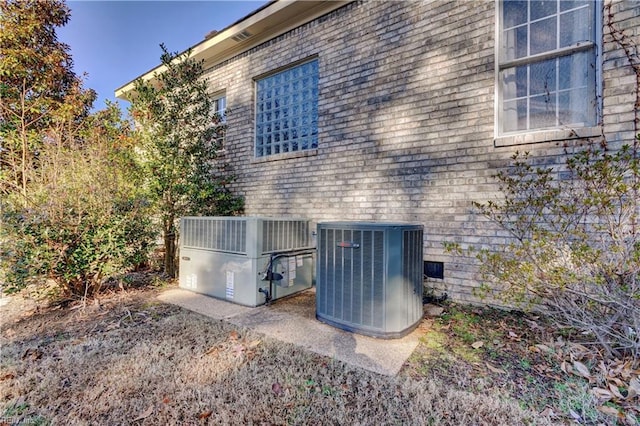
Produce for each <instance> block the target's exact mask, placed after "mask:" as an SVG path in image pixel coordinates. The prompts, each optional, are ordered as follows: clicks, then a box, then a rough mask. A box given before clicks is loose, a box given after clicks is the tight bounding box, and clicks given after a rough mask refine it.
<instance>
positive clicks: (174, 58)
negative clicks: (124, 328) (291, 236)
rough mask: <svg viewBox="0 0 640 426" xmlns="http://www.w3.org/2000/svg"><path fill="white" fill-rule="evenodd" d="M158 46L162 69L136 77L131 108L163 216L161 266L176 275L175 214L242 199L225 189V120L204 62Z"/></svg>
mask: <svg viewBox="0 0 640 426" xmlns="http://www.w3.org/2000/svg"><path fill="white" fill-rule="evenodd" d="M160 47H161V49H162V55H161V57H160V60H161V62H162V65H163V66H164V68H165V69H164V71H162V72H161V73H158V74H156V75H155V81H143V80H141V79H140V80H137V81H136V83H135V95H134V96H133V99H132V100H131V103H132V106H131V113H132V115H133V118H134V120H135V121H136V124H137V127H138V131H139V134H140V139H141V140H142V141H143V142H142V145H141V149H140V153H141V161H142V164H143V166H144V168H145V170H146V189H147V190H148V193H149V196H150V199H151V200H153V201H154V205H155V209H156V212H157V215H158V217H159V218H160V219H161V222H162V234H163V237H164V248H165V258H164V270H165V272H166V273H167V274H168V275H169V276H171V277H174V276H175V274H176V248H177V241H178V232H177V221H178V220H179V218H180V217H182V216H187V215H229V214H234V213H237V212H238V211H239V210H240V209H241V208H242V202H241V200H240V199H239V198H238V197H235V196H233V195H232V194H231V193H230V191H229V190H228V189H227V187H226V185H227V183H228V182H230V181H231V180H232V177H231V176H229V174H228V172H227V171H226V170H225V168H224V164H223V163H222V162H220V161H218V154H217V153H218V151H219V149H220V148H221V141H222V140H223V137H224V132H225V125H224V124H223V120H221V119H220V118H221V117H219V116H218V114H217V113H215V112H214V108H213V99H212V97H211V95H210V93H209V91H208V84H207V81H206V80H205V79H204V78H203V72H204V70H203V65H202V63H201V62H198V61H196V60H194V59H193V58H190V56H189V55H190V52H189V51H187V52H185V53H183V54H177V53H171V52H169V51H168V50H167V49H166V47H165V46H164V45H161V46H160Z"/></svg>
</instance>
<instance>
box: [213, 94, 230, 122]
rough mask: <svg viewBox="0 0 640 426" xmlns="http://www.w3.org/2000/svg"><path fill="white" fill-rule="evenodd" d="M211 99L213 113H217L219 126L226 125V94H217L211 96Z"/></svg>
mask: <svg viewBox="0 0 640 426" xmlns="http://www.w3.org/2000/svg"><path fill="white" fill-rule="evenodd" d="M212 99H213V106H214V108H213V112H214V113H217V114H218V115H219V116H220V124H226V123H227V116H226V111H227V93H226V92H224V91H223V92H217V93H214V94H213V96H212Z"/></svg>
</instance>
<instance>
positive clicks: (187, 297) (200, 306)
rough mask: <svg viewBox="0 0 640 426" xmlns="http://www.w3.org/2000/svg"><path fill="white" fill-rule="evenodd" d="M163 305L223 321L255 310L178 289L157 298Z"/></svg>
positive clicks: (168, 291)
mask: <svg viewBox="0 0 640 426" xmlns="http://www.w3.org/2000/svg"><path fill="white" fill-rule="evenodd" d="M158 299H160V300H161V301H163V302H165V303H171V304H173V305H178V306H180V307H181V308H185V309H188V310H190V311H193V312H197V313H199V314H202V315H205V316H208V317H210V318H214V319H219V320H225V319H228V318H231V317H235V316H237V315H242V314H246V313H249V312H251V311H252V310H253V309H256V308H249V307H247V306H242V305H237V304H235V303H229V302H226V301H224V300H219V299H215V298H213V297H209V296H205V295H203V294H199V293H194V292H192V291H188V290H183V289H180V288H177V289H171V290H167V291H165V292H163V293H161V294H160V295H159V296H158Z"/></svg>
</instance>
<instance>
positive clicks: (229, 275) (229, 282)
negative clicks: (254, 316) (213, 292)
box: [226, 271, 234, 299]
mask: <svg viewBox="0 0 640 426" xmlns="http://www.w3.org/2000/svg"><path fill="white" fill-rule="evenodd" d="M233 281H234V277H233V271H227V289H226V296H227V299H233V288H234V283H233Z"/></svg>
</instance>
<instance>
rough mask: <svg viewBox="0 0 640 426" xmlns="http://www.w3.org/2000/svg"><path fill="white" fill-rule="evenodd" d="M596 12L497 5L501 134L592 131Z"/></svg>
mask: <svg viewBox="0 0 640 426" xmlns="http://www.w3.org/2000/svg"><path fill="white" fill-rule="evenodd" d="M595 6H596V2H595V1H594V0H575V1H574V0H503V1H501V2H500V9H499V10H500V19H499V42H498V44H497V46H498V49H499V52H498V58H499V60H498V62H499V63H498V89H499V90H498V93H499V94H498V107H497V109H498V120H497V123H498V128H499V133H500V134H510V133H518V132H523V131H531V130H541V129H550V128H558V127H585V126H595V125H596V123H597V96H596V90H597V87H596V74H597V68H598V67H597V65H596V48H597V42H596V10H595Z"/></svg>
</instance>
